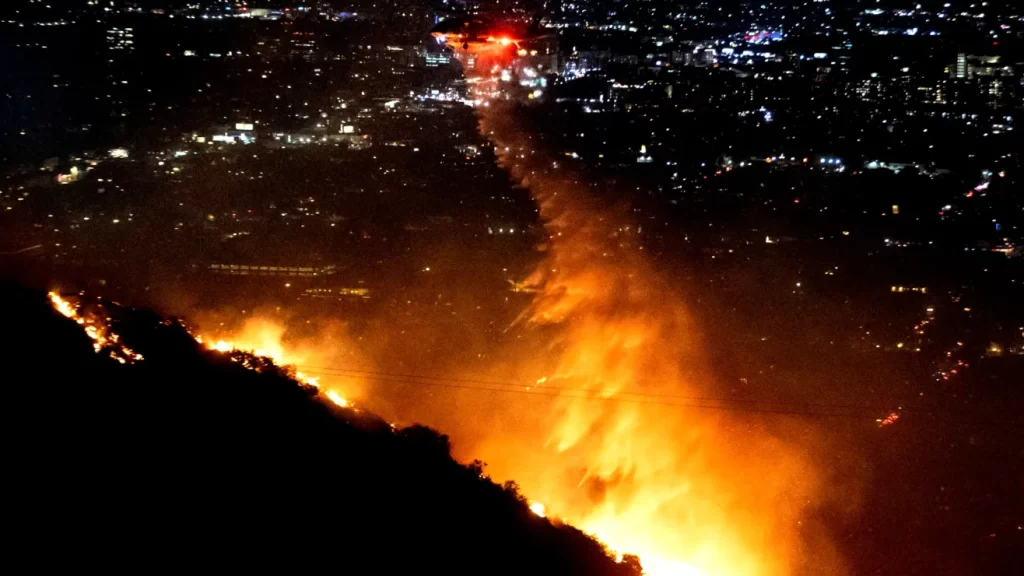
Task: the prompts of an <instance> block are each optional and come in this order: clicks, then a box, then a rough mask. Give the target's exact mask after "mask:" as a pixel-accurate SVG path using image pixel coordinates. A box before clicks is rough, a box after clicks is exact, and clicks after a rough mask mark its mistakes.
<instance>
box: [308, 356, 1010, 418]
mask: <svg viewBox="0 0 1024 576" xmlns="http://www.w3.org/2000/svg"><path fill="white" fill-rule="evenodd" d="M297 368H299V369H300V370H301V371H302V372H303V373H304V374H312V375H314V376H346V377H353V378H362V379H364V380H369V381H372V382H380V383H385V384H408V385H418V386H433V387H443V388H451V389H461V390H476V391H481V392H504V393H509V394H522V395H527V396H546V397H553V398H570V399H578V400H594V401H601V402H623V403H630V404H648V405H658V406H677V407H681V408H695V409H703V410H721V411H729V412H750V413H761V414H778V415H789V416H811V417H822V418H849V419H856V420H870V421H873V422H874V421H877V420H878V416H879V415H880V414H879V413H880V412H882V411H887V409H884V408H878V409H877V410H878V411H879V413H875V414H864V413H854V412H849V411H820V410H818V411H816V410H798V409H795V408H792V409H791V408H777V407H771V406H764V407H759V406H735V405H733V406H730V405H728V404H727V403H728V402H732V401H733V400H731V399H725V398H701V397H692V396H691V397H687V396H671V395H656V394H651V395H647V397H640V398H623V397H621V396H618V395H616V396H603V395H592V394H573V393H571V392H585V393H587V392H595V391H594V390H590V389H584V388H557V387H545V388H543V389H542V390H537V389H536V388H538V387H537V386H526V385H522V384H510V383H507V382H497V381H486V380H472V379H457V378H441V377H436V376H424V375H415V374H408V375H400V374H389V373H386V372H374V371H370V370H349V369H344V368H332V367H311V366H297ZM488 384H492V385H488ZM497 386H501V387H497ZM551 391H555V392H551ZM558 391H563V392H570V393H568V394H567V393H561V392H558ZM658 398H665V399H667V400H673V399H674V400H695V401H696V402H680V401H665V400H659V399H658ZM706 402H715V403H714V404H709V403H706ZM748 402H762V403H765V404H777V405H780V406H783V405H789V406H798V407H799V406H806V407H817V408H833V409H838V410H849V409H856V410H874V409H875V408H872V407H870V406H844V405H834V404H807V403H797V402H782V401H754V400H749V401H748ZM901 412H906V413H914V414H921V415H927V416H933V417H934V416H935V414H934V413H933V412H930V411H924V410H912V409H906V408H904V409H902V410H901ZM974 422H977V423H987V424H996V425H1007V426H1024V422H1012V421H998V420H990V421H983V422H982V421H974Z"/></svg>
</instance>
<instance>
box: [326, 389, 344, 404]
mask: <svg viewBox="0 0 1024 576" xmlns="http://www.w3.org/2000/svg"><path fill="white" fill-rule="evenodd" d="M327 397H328V398H330V399H331V402H334V403H335V404H337V405H338V406H341V407H342V408H346V407H348V400H345V399H344V398H342V397H341V396H339V395H338V393H337V392H335V391H334V390H328V391H327Z"/></svg>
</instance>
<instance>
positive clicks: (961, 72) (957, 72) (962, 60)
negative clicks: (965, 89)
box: [953, 52, 967, 80]
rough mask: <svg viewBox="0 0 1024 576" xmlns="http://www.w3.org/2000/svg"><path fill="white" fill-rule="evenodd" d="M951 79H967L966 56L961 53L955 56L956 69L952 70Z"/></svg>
mask: <svg viewBox="0 0 1024 576" xmlns="http://www.w3.org/2000/svg"><path fill="white" fill-rule="evenodd" d="M953 77H954V78H956V79H958V80H963V79H965V78H967V54H964V53H963V52H961V53H959V54H957V55H956V67H955V68H954V69H953Z"/></svg>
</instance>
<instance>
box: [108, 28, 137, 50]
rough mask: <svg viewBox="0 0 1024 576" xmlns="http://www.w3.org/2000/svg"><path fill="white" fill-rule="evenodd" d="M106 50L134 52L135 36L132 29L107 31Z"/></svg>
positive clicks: (111, 29)
mask: <svg viewBox="0 0 1024 576" xmlns="http://www.w3.org/2000/svg"><path fill="white" fill-rule="evenodd" d="M107 50H114V51H120V52H134V51H135V34H134V31H133V30H132V28H110V29H108V30H107Z"/></svg>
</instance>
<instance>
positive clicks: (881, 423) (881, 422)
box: [877, 412, 900, 428]
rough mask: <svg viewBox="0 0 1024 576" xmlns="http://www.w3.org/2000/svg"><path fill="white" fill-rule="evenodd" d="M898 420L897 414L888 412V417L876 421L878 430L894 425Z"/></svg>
mask: <svg viewBox="0 0 1024 576" xmlns="http://www.w3.org/2000/svg"><path fill="white" fill-rule="evenodd" d="M899 419H900V415H899V412H890V413H889V415H888V416H886V417H885V418H879V419H878V420H877V422H878V427H879V428H885V427H886V426H889V425H890V424H895V423H896V421H897V420H899Z"/></svg>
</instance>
